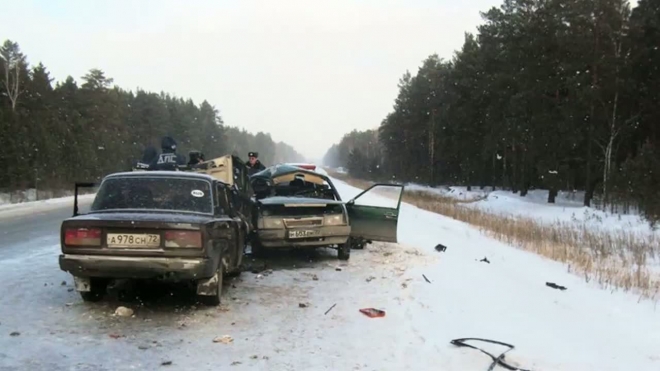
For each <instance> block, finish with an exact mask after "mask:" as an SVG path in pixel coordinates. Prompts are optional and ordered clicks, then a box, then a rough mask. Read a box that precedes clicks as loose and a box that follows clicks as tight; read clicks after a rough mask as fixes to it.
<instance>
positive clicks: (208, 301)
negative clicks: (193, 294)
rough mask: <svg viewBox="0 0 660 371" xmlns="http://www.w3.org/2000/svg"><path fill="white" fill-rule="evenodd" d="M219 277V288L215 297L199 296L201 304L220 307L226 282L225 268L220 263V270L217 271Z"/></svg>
mask: <svg viewBox="0 0 660 371" xmlns="http://www.w3.org/2000/svg"><path fill="white" fill-rule="evenodd" d="M215 274H217V275H218V288H217V290H216V291H215V294H214V295H198V296H197V297H198V299H199V302H200V303H202V304H204V305H209V306H217V305H220V298H221V297H222V284H223V282H224V275H225V267H224V265H223V264H222V262H220V264H219V266H218V270H216V271H215Z"/></svg>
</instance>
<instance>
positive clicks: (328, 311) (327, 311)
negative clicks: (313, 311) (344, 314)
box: [323, 303, 337, 315]
mask: <svg viewBox="0 0 660 371" xmlns="http://www.w3.org/2000/svg"><path fill="white" fill-rule="evenodd" d="M335 305H337V303H334V304H332V306H331V307H330V308H328V310H326V311H325V313H323V315H326V314H328V313H330V311H331V310H332V308H334V307H335Z"/></svg>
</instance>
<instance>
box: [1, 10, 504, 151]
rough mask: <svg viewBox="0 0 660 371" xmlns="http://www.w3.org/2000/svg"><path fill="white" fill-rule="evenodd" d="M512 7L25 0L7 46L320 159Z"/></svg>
mask: <svg viewBox="0 0 660 371" xmlns="http://www.w3.org/2000/svg"><path fill="white" fill-rule="evenodd" d="M501 2H502V1H501V0H474V1H472V0H470V1H467V0H463V1H458V0H454V1H450V0H415V1H412V0H403V1H392V0H362V1H357V0H356V1H348V0H331V1H324V2H321V1H312V0H298V1H295V0H272V1H265V0H264V1H250V0H240V1H238V0H236V1H221V0H208V1H204V0H188V1H183V0H180V1H179V0H176V1H175V0H153V1H146V0H144V1H137V0H136V1H131V0H113V1H105V0H103V1H101V0H69V1H54V0H41V1H36V0H17V1H11V2H10V1H6V2H3V4H2V6H1V7H0V9H1V11H0V39H2V40H0V41H4V40H5V39H11V40H13V41H17V42H18V43H19V44H20V45H21V48H22V49H23V52H24V53H26V54H27V56H28V58H29V61H30V63H31V64H37V63H38V62H40V61H41V62H43V63H44V64H45V65H46V67H47V68H48V69H49V70H50V71H51V74H52V76H53V77H54V78H56V79H57V80H62V79H64V78H65V77H66V76H67V75H72V76H73V77H75V78H76V79H79V78H80V77H81V76H82V75H84V74H85V73H86V72H87V71H88V70H89V69H90V68H100V69H102V70H104V71H105V72H106V75H107V76H109V77H112V78H114V79H115V83H116V84H117V85H119V86H121V87H123V88H125V89H135V88H137V87H140V88H143V89H146V90H151V91H158V92H159V91H166V92H169V93H172V94H174V95H177V96H180V97H184V98H188V97H190V98H192V99H194V100H195V102H197V103H201V101H202V100H203V99H207V100H208V101H209V102H210V103H211V104H213V105H215V106H216V107H217V108H218V109H219V110H220V114H221V115H222V117H223V120H224V121H225V123H226V124H228V125H232V126H239V127H243V128H245V129H247V130H249V131H252V132H256V131H264V132H270V133H271V135H272V136H273V139H275V140H277V141H284V142H287V143H289V144H291V145H293V146H294V147H295V148H296V149H297V150H298V151H299V152H301V153H302V154H303V155H305V156H308V157H309V158H310V159H318V158H320V157H321V156H323V154H324V153H325V151H326V150H327V148H328V147H329V146H330V145H332V144H333V143H335V142H338V141H339V140H340V138H341V136H342V135H343V134H345V133H347V132H349V131H351V130H352V129H358V130H365V129H370V128H375V127H377V126H378V125H379V124H380V122H381V120H382V119H383V118H384V117H385V115H386V114H387V113H388V112H390V111H391V109H392V104H393V101H394V98H395V97H396V94H397V83H398V80H399V78H400V77H401V76H402V75H403V73H404V72H405V71H406V70H410V71H411V72H413V73H414V72H415V71H416V70H417V68H418V67H419V66H420V65H421V62H422V60H423V59H424V58H426V57H427V56H429V55H430V54H433V53H438V54H439V55H440V57H443V58H451V57H452V54H453V52H454V50H457V49H459V48H460V47H461V45H462V43H463V37H464V32H466V31H470V32H475V31H476V26H477V25H478V24H481V23H482V21H481V17H480V15H479V11H486V10H488V9H489V8H490V7H492V6H499V5H500V4H501ZM255 150H259V149H258V148H255Z"/></svg>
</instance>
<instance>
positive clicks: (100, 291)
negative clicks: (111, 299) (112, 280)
mask: <svg viewBox="0 0 660 371" xmlns="http://www.w3.org/2000/svg"><path fill="white" fill-rule="evenodd" d="M89 286H90V290H89V291H80V297H82V299H83V301H88V302H97V301H100V300H101V299H103V297H104V296H105V293H106V290H107V288H108V282H107V281H105V280H101V279H98V278H91V279H90V280H89Z"/></svg>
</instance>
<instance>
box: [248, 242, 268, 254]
mask: <svg viewBox="0 0 660 371" xmlns="http://www.w3.org/2000/svg"><path fill="white" fill-rule="evenodd" d="M250 249H251V251H252V256H253V257H255V258H262V257H264V255H266V250H265V249H264V246H263V245H262V244H261V242H259V241H258V240H257V239H256V238H255V239H254V240H252V242H251V243H250Z"/></svg>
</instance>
